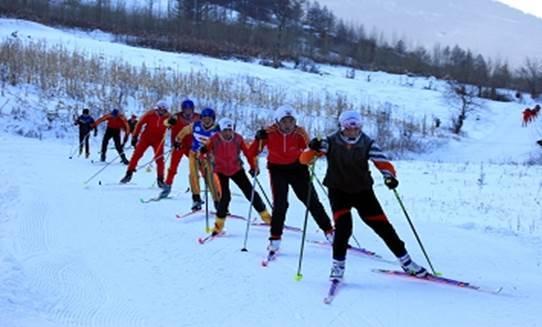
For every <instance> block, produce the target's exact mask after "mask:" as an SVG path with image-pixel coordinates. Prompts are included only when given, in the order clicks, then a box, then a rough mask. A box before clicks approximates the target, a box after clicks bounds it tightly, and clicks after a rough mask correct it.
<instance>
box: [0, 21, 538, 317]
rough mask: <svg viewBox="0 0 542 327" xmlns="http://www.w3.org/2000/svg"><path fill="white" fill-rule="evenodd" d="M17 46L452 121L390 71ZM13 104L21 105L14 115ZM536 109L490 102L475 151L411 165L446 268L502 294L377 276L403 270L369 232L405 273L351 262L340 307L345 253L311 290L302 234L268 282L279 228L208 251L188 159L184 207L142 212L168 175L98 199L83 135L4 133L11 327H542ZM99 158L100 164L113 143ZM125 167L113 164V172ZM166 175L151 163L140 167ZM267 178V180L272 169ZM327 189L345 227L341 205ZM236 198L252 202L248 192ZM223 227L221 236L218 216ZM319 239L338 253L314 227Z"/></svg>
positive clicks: (299, 211) (373, 245)
mask: <svg viewBox="0 0 542 327" xmlns="http://www.w3.org/2000/svg"><path fill="white" fill-rule="evenodd" d="M14 30H17V31H19V32H18V35H19V36H18V37H19V38H22V39H27V40H28V39H32V40H36V39H37V35H40V38H45V39H47V42H50V43H48V44H50V45H51V46H52V45H54V44H63V45H65V46H66V47H74V48H78V49H85V50H86V51H88V52H89V53H90V52H94V51H96V52H98V53H102V54H103V55H104V57H105V58H107V59H108V60H112V59H113V58H118V57H123V58H124V59H125V60H129V61H130V62H131V63H133V64H140V63H143V62H146V63H147V64H148V63H154V64H156V65H164V66H167V65H171V67H175V69H179V70H185V71H190V69H208V70H210V71H213V72H214V73H216V74H220V75H221V76H232V75H236V74H240V73H241V72H242V74H249V75H251V76H256V77H259V78H262V79H265V80H268V81H269V83H270V84H271V85H276V86H280V87H285V88H287V89H288V91H289V92H290V93H289V94H291V95H292V96H293V95H294V94H299V93H306V92H321V91H322V90H328V91H330V92H344V93H346V94H349V95H351V96H352V97H356V98H357V99H359V101H370V102H378V101H380V102H382V103H385V102H388V103H389V104H390V106H392V107H393V108H394V110H395V109H397V110H402V111H403V112H404V114H405V115H417V116H420V115H423V113H427V114H431V115H432V114H436V115H437V114H438V115H439V116H441V117H444V116H443V115H445V114H446V113H447V109H446V106H445V104H443V101H442V99H441V93H440V92H437V91H435V90H432V91H431V90H424V89H423V86H424V85H426V83H427V81H426V80H425V79H422V78H413V79H412V81H413V82H414V86H412V87H410V86H405V83H403V82H401V80H403V81H404V79H406V78H407V77H405V76H399V75H390V74H385V73H372V74H371V77H372V79H371V82H370V83H369V82H367V81H366V78H367V74H368V73H367V72H358V73H357V74H356V79H355V80H349V79H346V78H344V77H343V76H344V72H345V68H344V67H343V68H341V67H329V66H324V67H322V69H323V70H324V71H325V72H326V73H328V75H324V76H318V75H314V74H305V73H302V72H299V71H294V70H291V69H284V70H274V69H269V68H266V67H261V66H257V65H253V64H248V63H241V62H234V61H231V62H229V61H223V60H217V59H212V58H206V57H203V56H195V55H186V54H171V53H165V52H160V51H153V50H150V49H137V48H133V47H128V46H126V45H122V44H115V43H108V42H105V41H106V40H107V36H105V35H102V34H100V33H94V34H98V35H100V36H99V40H96V39H93V37H92V36H91V35H86V34H85V33H83V32H80V31H79V32H74V31H59V30H57V29H50V28H48V27H45V26H43V25H39V24H35V23H30V22H25V21H16V20H9V19H2V20H0V34H1V35H2V36H4V37H10V36H9V35H10V34H11V33H12V32H13V31H14ZM40 31H41V32H40ZM28 35H30V36H31V37H30V38H29V37H27V36H28ZM55 42H56V43H55ZM12 91H13V90H11V91H10V92H12ZM6 94H7V93H6ZM10 94H11V93H10ZM20 96H23V95H20ZM6 98H9V94H8V95H5V96H3V97H1V98H0V104H3V103H4V102H5V99H6ZM9 105H10V104H8V106H9ZM523 106H524V104H518V103H507V104H500V103H494V102H487V103H485V106H484V109H482V110H481V111H480V112H478V113H477V114H475V115H474V116H472V117H473V119H468V120H467V124H466V126H465V134H464V136H462V137H460V138H457V139H456V140H452V141H450V142H449V143H447V144H445V145H444V146H442V147H440V148H438V149H436V150H435V151H433V152H431V153H427V154H424V155H423V156H421V158H420V160H415V161H414V160H412V161H396V162H395V165H396V168H397V171H398V178H399V181H400V185H399V188H398V192H399V194H400V196H401V198H402V200H403V202H404V204H405V207H406V209H407V210H408V214H409V215H410V217H411V218H412V220H413V222H414V225H415V226H416V229H417V232H418V234H419V235H420V237H421V239H422V241H423V244H424V246H425V248H426V250H427V252H428V254H429V256H430V258H431V261H432V263H433V265H434V267H435V268H436V270H437V271H438V272H441V273H443V274H444V276H447V277H450V278H455V279H460V280H464V281H468V282H471V283H473V284H476V285H480V286H484V287H488V288H499V287H503V291H502V293H501V294H499V295H491V294H485V293H479V292H476V291H472V290H466V289H460V288H454V287H450V286H444V285H437V284H431V283H427V282H422V281H416V280H410V279H401V278H398V277H390V276H386V275H381V274H377V273H373V272H371V269H374V268H391V269H398V268H399V266H398V265H397V264H396V263H394V258H393V256H392V254H391V253H390V252H389V251H388V250H387V248H386V247H385V246H384V244H383V243H382V241H381V240H380V239H378V237H377V236H376V235H375V234H374V233H373V232H372V231H370V230H369V229H368V228H367V227H366V226H365V225H364V224H363V223H362V222H361V221H360V220H359V219H356V220H355V235H356V238H357V239H358V240H359V241H360V243H361V245H362V246H363V247H365V248H367V249H369V250H372V251H375V252H377V253H378V254H380V255H382V256H383V257H384V258H385V259H386V260H388V261H389V260H391V262H392V263H387V262H382V261H378V260H374V259H371V258H367V257H363V256H360V255H359V254H355V253H349V255H348V260H347V268H346V280H345V285H344V287H342V288H341V289H340V290H339V293H338V295H337V298H336V299H335V300H334V302H333V303H332V304H331V305H325V304H323V298H324V296H325V294H326V292H327V289H328V286H329V282H328V281H327V278H328V274H329V268H330V265H331V249H330V247H328V246H321V245H314V244H311V243H307V244H306V246H305V253H304V259H303V265H302V272H303V279H302V280H301V281H299V282H298V281H295V280H294V277H295V274H296V271H297V267H298V258H299V249H300V245H301V244H300V241H301V235H300V234H299V233H296V232H285V235H284V238H283V242H282V247H281V254H280V256H279V257H278V259H277V261H276V262H272V263H271V264H270V265H269V267H266V268H263V267H262V266H261V265H260V261H261V260H262V259H263V257H264V256H265V252H266V251H265V247H266V246H267V242H268V241H267V238H268V233H269V231H268V229H267V228H263V227H251V229H250V234H249V239H248V246H247V247H248V252H246V253H245V252H241V251H240V249H241V248H242V246H243V239H244V232H245V227H246V225H245V223H244V222H243V221H240V220H235V219H228V220H227V221H226V229H227V233H226V235H225V236H224V237H223V238H219V239H216V240H213V241H211V242H209V243H208V244H205V245H200V244H198V243H197V241H196V239H197V238H198V237H200V236H203V235H205V216H204V215H199V216H198V215H194V216H191V217H187V218H184V219H182V220H177V219H176V218H175V215H176V214H177V213H185V212H187V211H188V210H189V207H190V204H191V199H190V193H185V190H186V188H187V186H188V181H187V175H188V168H187V160H186V158H183V160H182V161H181V165H180V170H179V172H178V175H177V178H176V182H175V184H174V187H173V192H172V196H173V199H171V200H163V201H160V202H153V203H149V204H141V203H140V201H139V199H140V198H150V197H154V196H156V195H157V194H158V192H159V189H158V188H156V186H155V176H156V175H155V170H154V168H153V169H152V171H151V172H146V171H145V169H140V170H139V171H138V172H137V173H136V174H135V175H134V178H133V183H132V184H130V185H118V181H119V180H120V178H122V176H123V175H124V172H125V166H123V165H121V164H112V165H111V166H110V167H108V168H107V169H105V170H104V171H103V172H102V173H101V174H99V175H98V176H97V177H96V178H95V179H93V180H91V181H90V182H89V183H88V184H86V185H85V184H84V181H85V180H87V179H88V178H89V177H90V176H92V175H93V174H94V173H95V172H96V171H98V170H99V169H101V168H102V167H103V166H102V165H101V164H97V163H96V164H93V163H90V162H89V160H85V159H83V158H80V157H74V158H73V159H71V160H70V159H68V157H69V156H70V155H72V154H73V152H74V149H75V146H76V139H75V136H73V139H72V142H71V143H70V142H69V139H65V140H63V141H59V140H56V139H51V138H44V139H42V140H38V139H30V138H23V137H18V136H14V135H10V134H6V133H0V149H1V152H2V156H1V157H0V180H1V181H2V183H0V322H1V323H0V325H1V326H7V327H18V326H25V327H27V326H29V327H33V326H74V325H76V326H202V325H206V326H208V325H210V326H215V325H221V326H234V325H235V326H238V325H247V326H249V325H258V326H277V325H282V326H321V325H333V326H341V325H344V326H353V325H367V326H397V325H406V326H414V325H416V326H480V325H484V326H486V325H487V326H540V325H542V319H541V318H540V314H539V310H540V309H539V306H540V303H542V295H541V294H542V280H541V279H540V276H541V273H542V267H541V263H542V219H541V218H542V204H541V200H540V199H541V192H542V183H541V182H540V176H541V175H542V167H540V166H534V165H531V166H529V165H523V164H518V163H522V162H524V161H525V160H526V159H528V158H529V157H530V156H533V155H536V154H537V153H539V151H540V149H539V148H538V149H537V148H536V147H535V146H536V145H533V143H534V142H533V141H532V140H533V129H532V128H522V127H521V123H520V117H521V115H520V113H521V110H522V109H523ZM5 112H7V111H5ZM477 115H478V116H479V120H476V119H475V118H474V117H476V116H477ZM1 119H5V118H4V117H2V118H1ZM443 119H444V118H443ZM91 151H92V155H91V159H93V160H95V161H96V160H97V159H98V155H97V151H98V140H97V139H94V138H93V142H92V148H91ZM111 151H113V152H111ZM537 151H538V152H537ZM115 155H116V154H115V153H114V150H109V153H108V158H109V159H112V158H114V156H115ZM148 160H150V155H149V154H148V153H147V156H146V157H144V158H142V159H141V161H140V163H143V162H146V161H148ZM260 165H261V166H262V167H263V166H264V165H265V162H264V160H263V159H262V160H261V162H260ZM324 171H325V162H319V163H318V164H317V169H316V172H317V177H318V178H319V179H320V180H321V179H322V178H323V175H324ZM373 176H375V180H376V184H375V192H376V194H377V196H378V198H379V199H380V201H381V204H382V206H383V208H384V210H385V211H386V213H387V214H388V216H389V217H390V220H391V222H392V223H393V225H394V227H395V228H396V230H397V231H398V233H399V235H400V236H401V238H402V239H403V240H404V241H405V243H406V245H407V249H408V250H409V252H410V253H411V255H412V257H413V258H414V259H415V260H416V261H417V262H418V263H420V264H423V265H425V266H427V263H426V261H425V260H424V256H423V253H422V251H421V250H420V247H419V246H418V245H417V242H416V239H415V238H414V236H413V233H412V231H411V230H410V227H409V225H408V223H407V221H406V219H405V218H404V215H403V212H402V211H401V207H400V206H399V204H398V202H397V200H396V199H395V197H394V195H393V193H392V192H390V191H389V190H387V188H386V187H385V186H384V185H383V183H382V181H381V179H380V177H379V174H378V172H376V171H374V172H373ZM260 181H261V183H262V185H263V187H264V189H265V190H266V192H267V194H268V195H270V191H269V180H268V176H267V174H265V173H262V174H261V175H260ZM100 182H101V183H100ZM100 184H101V185H100ZM316 188H317V190H318V193H319V197H320V199H321V200H322V202H323V203H324V205H325V206H326V208H327V211H328V212H330V210H329V205H328V202H327V199H326V197H325V194H324V192H323V190H322V189H321V188H319V186H317V185H316ZM232 191H233V192H234V193H236V194H239V193H240V192H239V190H237V189H236V187H235V186H233V189H232ZM230 210H231V212H232V213H235V214H239V215H243V216H246V215H247V214H248V201H246V200H245V199H244V198H242V197H240V196H233V197H232V203H231V206H230ZM253 214H254V212H253ZM304 215H305V209H304V207H303V206H302V205H301V203H300V202H299V200H297V199H296V198H295V196H294V195H293V192H291V193H290V208H289V210H288V215H287V221H286V223H287V224H288V225H292V226H298V227H300V226H302V224H303V217H304ZM354 216H355V217H357V215H354ZM209 219H210V223H211V224H212V222H213V219H214V217H212V216H210V217H209ZM307 238H308V239H312V240H321V241H323V240H324V237H323V235H322V233H321V232H318V231H317V227H316V225H315V224H314V222H313V221H312V219H309V226H308V229H307Z"/></svg>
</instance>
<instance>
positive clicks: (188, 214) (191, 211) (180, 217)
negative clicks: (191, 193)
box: [175, 209, 203, 220]
mask: <svg viewBox="0 0 542 327" xmlns="http://www.w3.org/2000/svg"><path fill="white" fill-rule="evenodd" d="M202 211H203V209H199V210H190V211H189V212H187V213H183V214H176V215H175V217H177V220H180V219H183V218H186V217H188V216H191V215H193V214H196V213H199V212H202Z"/></svg>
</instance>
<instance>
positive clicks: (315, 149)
mask: <svg viewBox="0 0 542 327" xmlns="http://www.w3.org/2000/svg"><path fill="white" fill-rule="evenodd" d="M339 126H340V128H339V131H337V132H335V133H333V134H331V135H330V136H328V137H326V138H324V139H318V138H314V139H312V140H311V141H310V143H309V150H307V151H305V152H303V154H301V156H300V161H301V162H302V163H304V164H310V163H311V162H312V161H313V160H314V159H315V156H317V155H324V156H326V159H327V171H326V175H325V178H324V185H325V186H327V188H328V197H329V203H330V206H331V210H332V211H333V218H334V221H335V239H334V241H333V263H332V268H331V274H330V279H331V280H332V281H333V280H335V281H341V280H342V279H343V276H344V270H345V262H346V250H347V247H348V240H349V238H350V236H351V235H352V215H351V213H350V211H351V209H352V208H356V210H357V211H358V214H359V215H360V217H361V219H362V220H363V222H364V223H365V224H367V225H368V226H369V227H370V228H371V229H372V230H374V231H375V233H376V234H378V236H380V238H381V239H382V240H383V241H384V242H385V243H386V245H387V246H388V248H389V249H390V250H391V251H392V252H393V254H394V255H395V256H396V257H397V258H398V260H399V263H400V264H401V267H402V268H403V270H404V271H405V272H407V273H409V274H411V275H415V276H418V277H423V276H426V275H427V274H428V272H427V270H426V269H425V268H424V267H422V266H420V265H418V264H416V263H415V262H414V261H413V260H412V259H411V257H410V255H409V254H408V252H407V250H406V248H405V244H404V242H403V241H402V240H401V239H400V238H399V236H398V235H397V233H396V232H395V229H394V228H393V226H392V225H391V223H390V222H389V221H388V218H387V217H386V215H385V214H384V211H383V210H382V207H381V206H380V203H379V202H378V200H377V198H376V196H375V194H374V191H373V187H372V185H373V179H372V177H371V173H370V171H369V160H371V161H372V162H373V163H374V165H375V166H376V168H377V169H378V170H379V171H380V172H381V173H382V175H383V176H384V183H385V185H386V186H387V187H388V188H389V189H390V190H393V189H395V188H396V187H397V186H398V185H399V181H398V180H397V178H396V173H395V168H394V166H393V164H392V163H391V162H390V161H389V160H388V159H387V157H386V155H385V154H384V153H383V152H382V150H381V149H380V147H379V146H378V145H377V144H376V143H375V142H374V141H373V140H372V139H371V138H370V137H369V136H367V135H366V134H365V133H363V132H362V130H361V127H362V119H361V115H360V114H359V113H358V112H356V111H353V110H348V111H345V112H343V113H342V114H341V115H340V116H339Z"/></svg>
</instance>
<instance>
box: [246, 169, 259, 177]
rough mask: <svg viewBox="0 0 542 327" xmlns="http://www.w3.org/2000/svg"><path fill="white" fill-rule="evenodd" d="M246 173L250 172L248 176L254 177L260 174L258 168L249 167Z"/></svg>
mask: <svg viewBox="0 0 542 327" xmlns="http://www.w3.org/2000/svg"><path fill="white" fill-rule="evenodd" d="M248 173H249V174H250V176H252V177H256V176H258V175H259V174H260V170H259V169H250V170H249V171H248Z"/></svg>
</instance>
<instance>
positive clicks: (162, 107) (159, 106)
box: [154, 100, 169, 115]
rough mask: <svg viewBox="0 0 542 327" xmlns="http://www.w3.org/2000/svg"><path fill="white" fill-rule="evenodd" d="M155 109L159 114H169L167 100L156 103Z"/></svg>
mask: <svg viewBox="0 0 542 327" xmlns="http://www.w3.org/2000/svg"><path fill="white" fill-rule="evenodd" d="M154 109H155V110H156V111H157V112H158V114H160V115H164V114H165V113H167V111H168V109H169V105H168V103H167V102H166V100H160V101H158V102H156V104H155V105H154Z"/></svg>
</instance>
